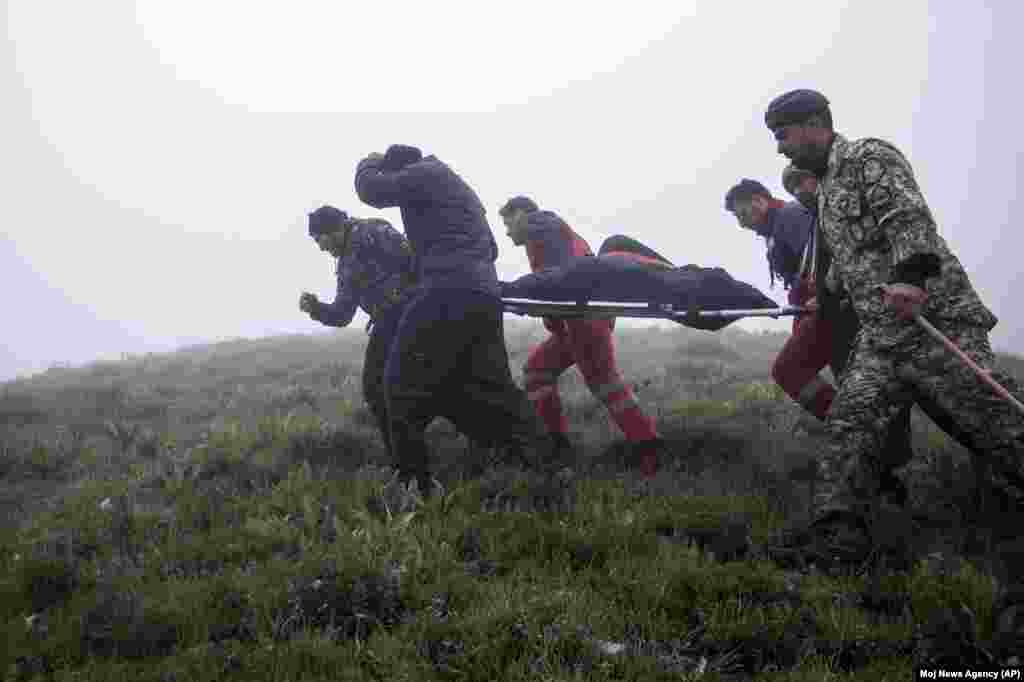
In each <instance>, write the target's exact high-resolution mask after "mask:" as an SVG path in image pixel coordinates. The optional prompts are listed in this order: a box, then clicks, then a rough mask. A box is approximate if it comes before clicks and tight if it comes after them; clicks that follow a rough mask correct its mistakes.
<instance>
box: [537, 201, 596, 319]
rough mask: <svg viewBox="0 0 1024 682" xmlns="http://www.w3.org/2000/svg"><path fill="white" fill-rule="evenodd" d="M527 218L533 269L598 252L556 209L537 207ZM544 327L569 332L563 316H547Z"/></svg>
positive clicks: (566, 261) (567, 261) (557, 265)
mask: <svg viewBox="0 0 1024 682" xmlns="http://www.w3.org/2000/svg"><path fill="white" fill-rule="evenodd" d="M526 219H527V224H526V225H527V226H526V257H527V258H528V259H529V260H530V270H531V271H532V272H537V271H538V270H544V269H546V268H557V267H560V266H562V265H566V264H568V263H569V261H571V260H572V259H573V258H579V257H581V256H593V255H594V252H593V251H591V250H590V245H589V244H587V242H586V240H585V239H583V237H581V236H579V235H578V234H576V232H575V231H574V230H573V229H572V228H571V227H569V224H568V223H566V222H565V221H564V220H562V219H561V218H560V217H559V216H558V215H557V214H556V213H553V212H552V211H533V212H532V213H530V214H528V215H527V218H526ZM544 327H545V328H546V329H547V330H548V331H549V332H551V333H552V334H564V333H565V332H566V326H565V322H564V321H563V320H558V319H553V318H548V317H545V318H544Z"/></svg>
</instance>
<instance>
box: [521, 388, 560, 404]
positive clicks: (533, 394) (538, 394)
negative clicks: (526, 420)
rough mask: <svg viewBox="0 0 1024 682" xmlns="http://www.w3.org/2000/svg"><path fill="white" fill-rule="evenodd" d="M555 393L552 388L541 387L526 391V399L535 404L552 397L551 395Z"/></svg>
mask: <svg viewBox="0 0 1024 682" xmlns="http://www.w3.org/2000/svg"><path fill="white" fill-rule="evenodd" d="M555 391H556V389H555V387H554V386H541V387H539V388H537V389H534V390H532V391H527V392H526V397H527V398H529V399H530V400H531V401H532V402H537V401H539V400H543V399H544V398H547V397H548V396H549V395H552V394H553V393H555Z"/></svg>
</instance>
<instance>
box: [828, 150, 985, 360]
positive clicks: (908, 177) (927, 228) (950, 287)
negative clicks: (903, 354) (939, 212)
mask: <svg viewBox="0 0 1024 682" xmlns="http://www.w3.org/2000/svg"><path fill="white" fill-rule="evenodd" d="M817 225H818V227H817V229H818V234H819V235H820V237H821V240H822V241H821V243H822V245H827V247H828V249H829V251H830V252H831V255H832V263H831V267H830V268H829V271H828V276H827V278H826V282H825V284H826V286H828V288H829V289H830V290H831V291H838V290H840V289H845V291H846V293H847V294H848V295H849V296H850V298H851V300H852V302H853V306H854V308H855V309H856V311H857V315H858V317H859V318H860V321H861V325H862V330H863V334H864V335H865V337H866V338H865V340H866V341H868V342H869V343H871V344H872V345H875V346H876V347H890V348H891V347H894V346H897V345H902V344H903V343H904V342H905V341H906V340H907V339H909V338H910V337H911V336H913V335H915V334H920V333H921V330H920V328H919V327H918V326H917V325H916V324H914V323H913V322H912V321H902V320H900V319H898V318H897V317H896V315H895V313H893V312H892V311H891V310H889V309H888V308H887V307H886V306H885V304H884V302H883V300H882V286H883V285H885V284H890V283H896V282H905V283H908V284H916V285H918V286H921V287H922V288H924V289H925V290H926V291H927V292H928V300H927V302H926V303H925V305H924V308H923V310H922V313H923V314H924V316H925V317H926V318H928V319H929V320H931V321H932V323H934V324H936V325H938V326H940V327H946V328H949V326H950V324H959V325H963V324H967V325H971V326H981V327H983V328H985V329H986V330H989V329H991V328H992V327H994V326H995V324H996V317H995V316H994V315H993V314H992V312H991V311H990V310H989V309H988V308H986V307H985V305H984V304H983V303H982V302H981V299H980V298H979V297H978V294H977V293H976V292H975V291H974V287H972V286H971V282H970V279H968V277H967V273H966V272H965V271H964V268H963V266H962V265H961V264H960V261H959V260H957V258H956V256H954V255H953V252H952V251H950V249H949V246H948V245H947V244H946V241H945V239H943V238H942V237H941V236H940V235H939V233H938V231H937V229H936V225H935V220H934V218H933V217H932V214H931V211H930V210H929V209H928V205H927V203H925V199H924V196H923V195H922V194H921V190H920V188H919V187H918V185H917V181H916V180H915V179H914V172H913V170H912V169H911V167H910V164H909V163H908V162H907V159H906V158H905V157H904V156H903V154H901V153H900V151H899V150H898V149H896V147H894V146H893V145H891V144H889V143H888V142H885V141H883V140H878V139H874V138H865V139H861V140H856V141H849V140H847V139H846V138H844V137H843V136H842V135H839V134H838V133H837V134H836V135H835V140H834V142H833V143H832V148H831V151H830V152H829V159H828V170H827V171H826V174H825V177H824V178H823V179H822V180H821V181H820V183H819V186H818V221H817Z"/></svg>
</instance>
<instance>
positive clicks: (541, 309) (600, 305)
mask: <svg viewBox="0 0 1024 682" xmlns="http://www.w3.org/2000/svg"><path fill="white" fill-rule="evenodd" d="M501 303H502V306H503V307H504V308H505V312H507V313H513V314H516V315H529V316H530V317H558V318H576V317H588V318H603V317H647V318H658V319H666V320H672V321H673V322H678V323H680V324H685V323H686V321H687V320H688V319H690V320H692V319H693V316H696V317H697V318H698V319H701V318H703V319H720V320H721V319H730V320H734V319H735V320H738V319H740V318H743V317H774V318H779V317H786V316H791V315H799V314H801V313H806V312H810V310H809V309H808V308H804V307H801V306H782V307H781V308H753V309H747V310H699V309H682V308H679V307H676V306H674V305H672V304H671V303H615V302H611V301H588V302H585V303H556V302H553V301H534V300H530V299H520V298H503V299H501Z"/></svg>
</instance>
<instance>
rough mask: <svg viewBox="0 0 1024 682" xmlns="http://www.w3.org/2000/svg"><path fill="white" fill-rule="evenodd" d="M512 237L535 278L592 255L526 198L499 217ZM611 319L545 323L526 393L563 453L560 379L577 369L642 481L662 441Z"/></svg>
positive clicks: (653, 468) (558, 220)
mask: <svg viewBox="0 0 1024 682" xmlns="http://www.w3.org/2000/svg"><path fill="white" fill-rule="evenodd" d="M499 213H500V214H501V217H502V219H503V220H504V222H505V226H506V227H507V228H508V236H509V238H510V239H511V240H512V243H514V244H515V245H516V246H525V247H526V255H527V257H528V258H529V260H530V268H531V269H532V270H533V271H534V272H536V271H538V270H542V269H545V268H553V267H559V266H562V265H565V264H567V263H568V262H569V261H570V260H571V259H573V258H578V257H583V256H591V257H593V255H594V254H593V252H592V251H591V250H590V247H589V246H588V245H587V242H586V241H584V240H583V238H582V237H580V236H579V235H578V234H576V233H575V232H574V231H573V230H572V228H571V227H569V225H567V224H566V222H565V221H564V220H562V219H561V218H560V217H559V216H558V215H556V214H555V213H553V212H551V211H541V210H539V208H538V207H537V204H536V203H534V201H533V200H531V199H529V198H528V197H523V196H518V197H513V198H512V199H509V200H508V202H506V203H505V205H504V206H502V208H501V210H500V211H499ZM614 324H615V321H614V320H609V319H602V320H587V319H572V320H557V319H550V318H545V319H544V326H545V327H546V328H547V330H548V331H549V332H551V336H550V337H548V339H547V340H545V341H544V342H543V343H541V344H540V345H539V346H537V347H536V348H534V349H533V351H531V353H530V357H529V359H528V360H527V363H526V367H525V368H524V369H525V375H526V377H525V378H526V393H527V395H528V396H529V398H530V401H531V402H532V403H533V404H534V406H535V407H536V409H537V413H538V414H539V415H540V417H541V419H542V420H543V421H544V424H545V425H546V427H547V429H548V432H549V433H550V434H551V437H552V439H553V440H554V441H555V444H556V446H557V447H558V448H559V449H560V450H565V449H569V448H571V445H570V443H569V439H568V437H567V436H566V431H567V429H568V425H567V423H566V419H565V415H564V414H563V413H562V402H561V399H560V398H559V395H558V377H559V376H560V375H561V374H562V373H563V372H564V371H565V370H567V369H569V368H570V367H572V366H573V365H576V367H577V368H578V369H579V371H580V373H581V374H582V375H583V379H584V381H586V383H587V387H588V388H589V389H590V391H591V393H593V394H594V396H595V397H596V398H597V399H598V400H600V401H601V402H602V403H604V404H605V406H606V407H607V408H608V411H609V413H610V414H611V417H612V419H613V420H614V421H615V423H616V424H617V425H618V427H619V428H620V429H621V430H622V432H623V433H624V434H625V436H626V440H628V441H629V442H630V443H631V444H632V445H633V449H632V450H633V454H634V457H635V458H636V459H638V460H639V466H640V473H641V475H642V477H643V478H644V479H649V478H652V477H653V476H654V474H655V472H656V471H657V468H658V453H659V451H660V450H661V448H662V445H663V443H662V440H661V439H660V438H659V437H658V434H657V432H656V431H655V428H654V420H653V419H651V418H650V417H648V416H647V415H645V414H644V413H643V411H642V410H641V409H640V406H639V405H638V404H637V402H636V398H635V397H634V395H633V391H632V390H631V388H630V386H629V384H627V383H626V382H624V381H623V380H622V377H621V375H620V374H619V371H618V369H617V368H616V366H615V347H614V343H613V341H612V329H613V328H614Z"/></svg>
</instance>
